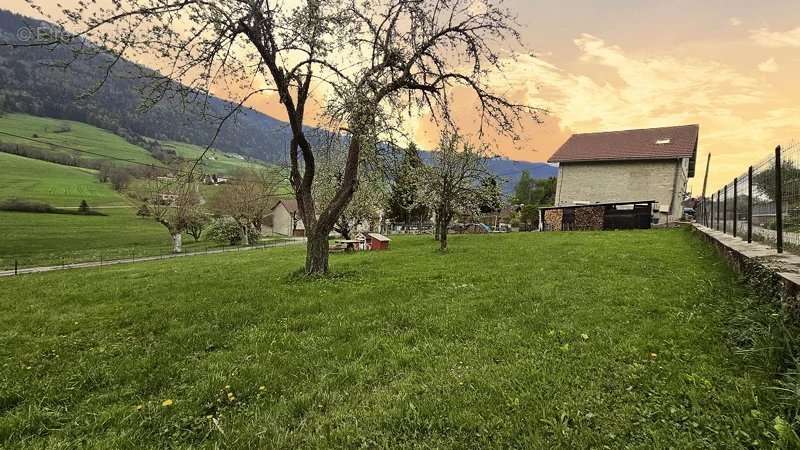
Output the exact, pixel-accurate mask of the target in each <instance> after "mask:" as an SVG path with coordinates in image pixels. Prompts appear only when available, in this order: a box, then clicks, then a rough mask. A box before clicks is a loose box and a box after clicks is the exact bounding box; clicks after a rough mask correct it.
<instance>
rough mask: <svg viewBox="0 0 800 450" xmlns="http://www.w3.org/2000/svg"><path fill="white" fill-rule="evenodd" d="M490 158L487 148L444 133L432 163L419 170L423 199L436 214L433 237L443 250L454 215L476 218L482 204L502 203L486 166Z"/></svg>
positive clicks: (445, 247)
mask: <svg viewBox="0 0 800 450" xmlns="http://www.w3.org/2000/svg"><path fill="white" fill-rule="evenodd" d="M490 158H491V157H490V155H489V154H488V153H487V152H486V150H485V149H484V148H481V147H475V146H473V145H470V144H469V143H466V142H464V141H463V140H462V139H461V138H460V137H459V136H458V135H457V134H445V135H443V136H442V140H441V143H440V145H439V149H438V150H437V151H434V152H432V159H433V160H432V162H431V163H430V164H429V165H427V166H425V167H422V168H421V170H419V172H418V181H417V183H418V186H419V192H420V197H421V198H422V199H423V200H422V201H423V202H425V203H426V204H427V206H428V207H430V208H431V210H433V211H434V213H435V214H436V223H435V230H434V235H435V236H436V238H437V239H438V240H439V248H440V249H441V250H442V251H444V250H447V232H448V229H449V228H450V223H451V222H452V220H453V217H454V216H455V214H461V215H466V216H475V215H477V214H478V213H479V212H480V209H481V207H482V206H483V205H486V204H492V203H499V199H500V195H501V193H500V189H499V185H500V183H498V182H497V178H496V176H495V175H494V174H493V173H492V172H491V171H490V170H489V168H488V167H487V164H486V163H487V162H488V160H489V159H490Z"/></svg>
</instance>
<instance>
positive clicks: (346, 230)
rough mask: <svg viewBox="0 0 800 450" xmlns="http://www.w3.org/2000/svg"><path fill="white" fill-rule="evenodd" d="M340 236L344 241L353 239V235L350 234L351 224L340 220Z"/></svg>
mask: <svg viewBox="0 0 800 450" xmlns="http://www.w3.org/2000/svg"><path fill="white" fill-rule="evenodd" d="M338 228H339V234H341V235H342V239H346V240H348V241H349V240H350V239H352V237H351V236H352V233H350V224H349V223H348V222H347V220H345V219H340V220H339V227H338Z"/></svg>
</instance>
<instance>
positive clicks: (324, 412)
mask: <svg viewBox="0 0 800 450" xmlns="http://www.w3.org/2000/svg"><path fill="white" fill-rule="evenodd" d="M391 245H392V249H391V250H389V251H386V252H368V253H357V254H336V255H332V260H331V264H332V267H333V270H334V274H333V275H332V276H330V277H327V278H322V279H316V280H307V279H303V278H296V277H295V276H293V275H291V273H292V272H293V271H294V270H295V269H299V268H300V267H302V264H303V258H304V252H303V248H302V247H300V246H298V247H290V248H281V249H270V250H264V251H259V252H248V253H242V254H227V255H217V256H206V257H194V258H185V259H177V260H170V261H158V262H153V263H142V264H137V265H128V266H117V267H113V268H103V269H86V270H74V271H65V272H57V273H50V274H41V275H32V276H21V277H18V278H13V279H5V280H0V446H4V447H7V448H72V447H80V448H86V447H89V448H143V447H151V448H152V447H161V448H163V447H179V448H192V447H203V448H219V447H229V448H342V447H345V448H356V447H369V448H476V449H477V448H757V447H769V446H771V445H773V443H777V442H778V436H777V431H776V428H775V426H774V424H775V423H776V422H775V418H776V417H778V416H780V415H781V414H782V411H783V409H782V406H781V405H780V404H779V403H780V401H779V400H780V399H779V395H780V393H779V392H778V391H776V390H775V389H774V386H775V380H776V378H775V371H776V368H777V367H778V364H777V361H776V358H775V356H774V354H773V353H774V352H772V351H771V350H770V349H773V348H775V347H776V345H777V341H776V340H775V338H774V336H773V332H772V331H771V330H774V329H775V328H776V327H777V326H776V321H777V320H778V319H776V316H777V314H774V310H773V307H772V306H769V305H765V304H763V303H761V302H760V301H758V300H757V299H756V296H755V295H754V294H753V293H752V292H751V291H749V290H748V289H747V288H746V287H745V286H743V285H741V284H740V283H739V281H738V279H737V277H736V275H735V274H734V273H733V272H731V270H729V269H728V267H727V266H726V265H725V263H724V262H723V261H722V260H721V259H720V258H719V257H717V255H716V254H715V253H714V252H713V251H712V250H711V249H710V248H709V247H707V246H706V245H705V244H702V243H701V242H700V241H699V240H697V239H696V238H695V237H694V236H692V235H691V234H690V233H689V232H688V231H686V230H666V231H663V230H662V231H656V230H652V231H630V232H607V233H600V232H583V233H541V234H540V233H521V234H520V233H516V234H507V235H473V236H454V237H453V238H452V242H451V249H450V251H449V252H447V253H445V254H441V253H438V252H437V251H436V250H435V248H436V246H435V243H434V242H433V241H431V240H430V238H426V237H397V238H394V239H393V241H392V244H391ZM655 275H657V276H655Z"/></svg>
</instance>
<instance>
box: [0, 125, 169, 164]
mask: <svg viewBox="0 0 800 450" xmlns="http://www.w3.org/2000/svg"><path fill="white" fill-rule="evenodd" d="M0 134H2V135H5V136H10V137H14V138H17V139H23V140H26V141H30V142H35V143H37V144H43V145H52V146H53V147H61V148H64V149H67V150H72V151H74V152H78V153H84V154H87V155H92V156H99V157H101V158H106V159H111V160H114V161H122V162H127V163H131V164H138V165H140V166H145V167H158V168H160V169H165V170H172V169H170V168H169V167H166V166H161V165H158V164H147V163H143V162H140V161H135V160H132V159H126V158H120V157H117V156H110V155H104V154H102V153H95V152H90V151H88V150H83V149H79V148H75V147H70V146H69V145H63V144H55V143H52V142H47V141H42V140H39V139H34V138H29V137H27V136H20V135H17V134H13V133H7V132H5V131H0Z"/></svg>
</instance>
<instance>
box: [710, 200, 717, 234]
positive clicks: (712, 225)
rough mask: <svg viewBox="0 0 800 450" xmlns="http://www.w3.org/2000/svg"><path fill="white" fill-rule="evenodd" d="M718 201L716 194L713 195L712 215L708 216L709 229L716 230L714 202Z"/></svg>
mask: <svg viewBox="0 0 800 450" xmlns="http://www.w3.org/2000/svg"><path fill="white" fill-rule="evenodd" d="M715 201H717V200H716V198H715V197H714V194H711V215H709V216H708V224H709V225H708V227H709V228H711V229H712V230H713V229H714V202H715Z"/></svg>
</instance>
